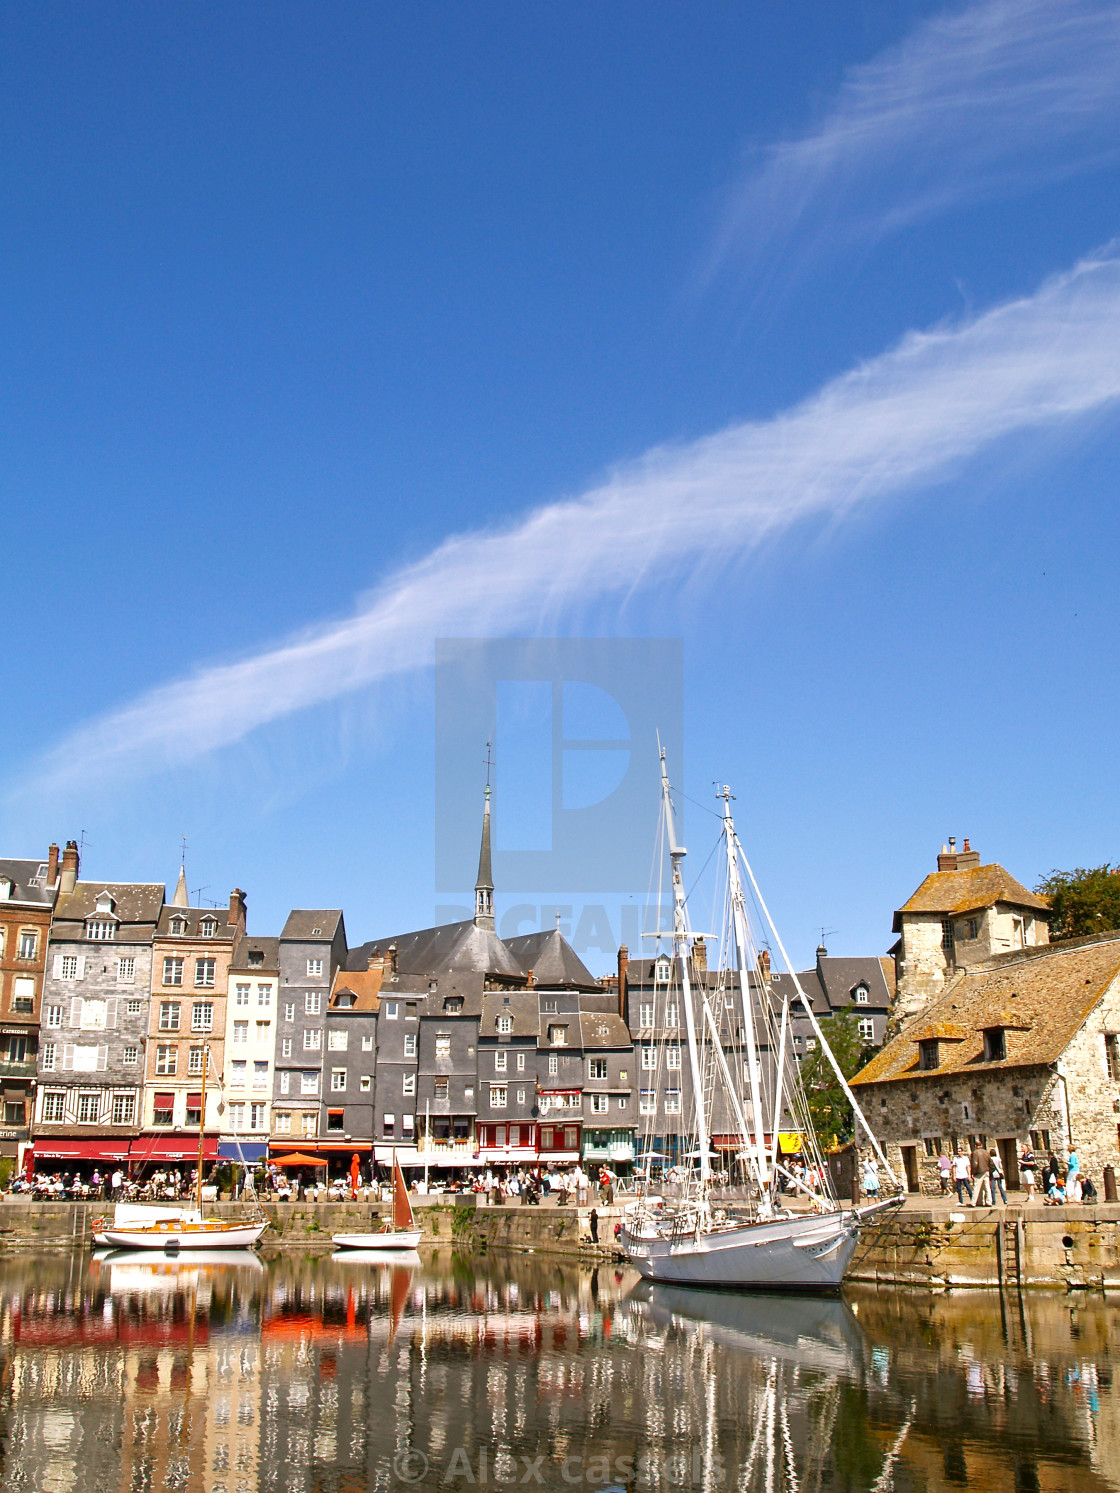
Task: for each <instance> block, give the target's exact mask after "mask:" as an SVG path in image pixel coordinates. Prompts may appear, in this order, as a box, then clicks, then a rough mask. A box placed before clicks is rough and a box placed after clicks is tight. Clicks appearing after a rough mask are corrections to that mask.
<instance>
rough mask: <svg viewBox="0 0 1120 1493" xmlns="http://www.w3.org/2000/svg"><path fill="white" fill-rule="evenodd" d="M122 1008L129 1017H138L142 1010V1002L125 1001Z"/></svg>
mask: <svg viewBox="0 0 1120 1493" xmlns="http://www.w3.org/2000/svg"><path fill="white" fill-rule="evenodd" d="M124 1008H125V1010H126V1011H127V1012H128V1014H129V1015H130V1016H139V1015H140V1012H141V1011H142V1010H143V1009H144V1002H143V1001H125V1003H124Z"/></svg>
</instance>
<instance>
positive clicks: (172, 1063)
mask: <svg viewBox="0 0 1120 1493" xmlns="http://www.w3.org/2000/svg"><path fill="white" fill-rule="evenodd" d="M178 1066H179V1052H178V1049H177V1048H175V1047H173V1046H172V1045H171V1044H170V1043H168V1044H167V1046H164V1045H163V1044H162V1043H160V1045H159V1046H158V1047H157V1048H156V1072H157V1073H160V1074H165V1075H168V1076H169V1075H170V1074H172V1073H174V1072H175V1071H176V1069H177V1068H178Z"/></svg>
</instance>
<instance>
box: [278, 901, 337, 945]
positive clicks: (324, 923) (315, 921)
mask: <svg viewBox="0 0 1120 1493" xmlns="http://www.w3.org/2000/svg"><path fill="white" fill-rule="evenodd" d="M341 922H342V912H341V910H340V909H339V908H337V907H326V908H319V909H315V908H306V907H293V908H292V910H291V912H290V913H289V914H288V921H287V922H286V923H285V924H284V927H283V930H282V932H281V934H280V937H281V938H282V939H283V940H284V942H285V943H291V942H299V943H311V942H313V941H314V940H317V939H320V938H321V939H322V940H323V942H324V943H330V942H331V940H332V939H333V938H334V936H335V932H336V931H337V929H338V925H339V923H341ZM316 928H318V929H319V932H318V933H316V932H315V929H316Z"/></svg>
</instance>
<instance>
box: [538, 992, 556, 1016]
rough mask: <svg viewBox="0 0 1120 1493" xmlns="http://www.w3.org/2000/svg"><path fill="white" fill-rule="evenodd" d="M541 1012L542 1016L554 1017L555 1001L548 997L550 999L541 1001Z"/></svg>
mask: <svg viewBox="0 0 1120 1493" xmlns="http://www.w3.org/2000/svg"><path fill="white" fill-rule="evenodd" d="M541 1010H542V1011H543V1012H544V1014H545V1015H546V1016H551V1015H555V1013H556V1001H555V999H554V998H553V997H551V996H550V997H547V998H546V999H544V1000H542V1001H541Z"/></svg>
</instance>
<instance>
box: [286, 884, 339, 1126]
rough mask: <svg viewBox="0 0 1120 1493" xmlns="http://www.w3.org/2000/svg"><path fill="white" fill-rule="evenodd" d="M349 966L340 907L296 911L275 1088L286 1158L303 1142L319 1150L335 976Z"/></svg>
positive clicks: (289, 931)
mask: <svg viewBox="0 0 1120 1493" xmlns="http://www.w3.org/2000/svg"><path fill="white" fill-rule="evenodd" d="M345 962H346V925H345V923H344V922H343V918H342V913H341V912H340V911H339V910H338V909H337V908H332V909H327V910H321V909H320V910H316V909H311V910H308V909H306V908H296V909H294V910H293V911H292V912H290V913H289V914H288V920H287V922H286V923H285V924H284V928H283V931H282V932H281V934H280V996H279V1001H280V1010H279V1016H278V1020H277V1028H276V1029H277V1050H276V1060H275V1083H274V1085H273V1090H272V1106H273V1124H274V1126H276V1125H278V1124H283V1125H284V1126H285V1127H286V1129H285V1130H283V1131H275V1132H274V1134H273V1136H272V1141H271V1144H272V1147H273V1149H274V1150H275V1151H278V1152H280V1153H281V1154H282V1153H283V1152H284V1151H285V1150H290V1149H291V1147H292V1143H293V1141H298V1144H299V1149H300V1150H301V1151H305V1152H306V1151H311V1152H312V1153H317V1151H318V1136H319V1118H320V1116H319V1109H320V1101H321V1099H322V1096H323V1047H324V1040H325V1039H324V1033H325V1029H326V1013H327V1000H328V997H329V995H330V991H331V988H332V986H333V984H334V977H335V975H336V973H337V972H338V970H339V969H341V968H342V967H343V966H344V964H345Z"/></svg>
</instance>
